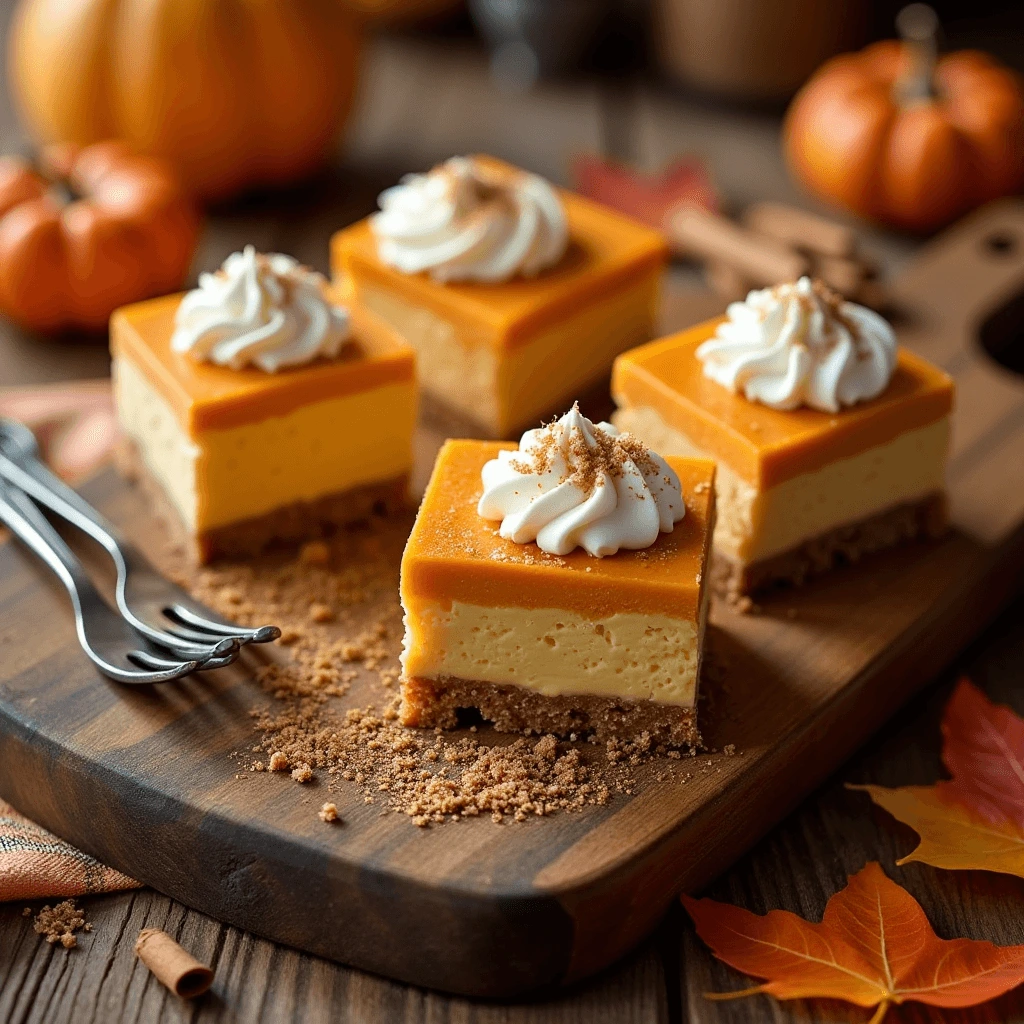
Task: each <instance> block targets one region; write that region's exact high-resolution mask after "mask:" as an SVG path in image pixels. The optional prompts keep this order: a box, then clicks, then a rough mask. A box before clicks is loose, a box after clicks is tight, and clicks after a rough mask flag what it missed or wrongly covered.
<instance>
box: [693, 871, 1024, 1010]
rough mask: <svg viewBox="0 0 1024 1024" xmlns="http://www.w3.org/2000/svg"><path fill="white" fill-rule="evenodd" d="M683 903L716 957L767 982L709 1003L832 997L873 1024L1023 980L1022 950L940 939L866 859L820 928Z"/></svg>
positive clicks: (964, 1001) (969, 1001)
mask: <svg viewBox="0 0 1024 1024" xmlns="http://www.w3.org/2000/svg"><path fill="white" fill-rule="evenodd" d="M682 900H683V906H685V907H686V909H687V911H688V912H689V914H690V917H692V918H693V922H694V924H695V925H696V928H697V934H698V935H699V936H700V937H701V939H703V940H704V942H706V943H707V944H708V946H710V947H711V949H712V951H713V952H714V954H715V956H716V957H718V959H719V960H723V961H724V962H725V963H727V964H729V966H731V967H734V968H736V970H739V971H743V972H744V973H745V974H750V975H753V976H754V977H757V978H765V979H767V980H766V981H765V982H764V984H761V985H757V986H755V987H753V988H748V989H742V990H740V991H738V992H720V993H709V994H708V998H711V999H734V998H738V997H741V996H748V995H754V994H757V993H764V994H766V995H770V996H774V997H775V998H776V999H808V998H828V999H841V1000H844V1001H845V1002H848V1003H854V1004H856V1005H857V1006H867V1007H871V1006H875V1007H877V1011H876V1012H875V1014H874V1016H873V1017H872V1024H877V1022H878V1021H881V1020H882V1018H883V1017H884V1016H885V1013H886V1011H887V1010H888V1008H889V1007H890V1006H892V1005H894V1004H900V1003H904V1002H919V1003H927V1004H928V1005H930V1006H940V1007H947V1008H951V1007H963V1006H974V1005H976V1004H978V1003H983V1002H987V1001H988V1000H990V999H995V998H996V997H997V996H1000V995H1002V994H1003V993H1004V992H1008V991H1009V990H1010V989H1012V988H1016V987H1017V986H1018V985H1019V984H1021V982H1024V946H995V945H993V944H992V943H991V942H977V941H974V940H972V939H949V940H947V939H940V938H939V937H938V936H937V935H936V934H935V932H934V931H933V930H932V926H931V925H930V924H929V922H928V918H927V917H925V914H924V911H923V910H922V909H921V905H920V904H919V903H918V902H917V900H915V899H914V897H913V896H911V895H910V893H908V892H907V891H906V889H903V888H901V887H900V886H898V885H897V884H896V883H895V882H893V881H892V880H890V879H889V878H888V877H887V876H886V874H885V872H883V871H882V869H881V867H880V866H879V865H878V864H876V863H874V862H870V863H868V864H866V865H865V866H864V868H862V869H861V870H860V871H859V872H858V873H857V874H855V875H851V876H850V879H849V882H848V884H847V886H846V888H845V889H843V890H841V891H840V892H837V893H836V894H835V895H834V896H833V897H832V898H831V899H830V900H829V901H828V904H827V905H826V907H825V914H824V916H823V917H822V919H821V923H820V924H814V923H813V922H810V921H805V920H804V919H803V918H801V917H798V916H797V915H796V914H792V913H790V912H789V911H787V910H773V911H771V912H770V913H768V914H765V915H764V916H763V917H762V916H760V915H758V914H752V913H751V912H750V911H749V910H744V909H743V908H742V907H734V906H730V905H729V904H728V903H718V902H716V901H715V900H710V899H701V900H695V899H691V898H690V897H688V896H683V897H682Z"/></svg>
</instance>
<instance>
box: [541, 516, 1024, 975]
mask: <svg viewBox="0 0 1024 1024" xmlns="http://www.w3.org/2000/svg"><path fill="white" fill-rule="evenodd" d="M962 543H963V545H964V546H965V548H967V549H973V556H974V557H973V561H974V564H973V567H972V568H971V569H970V570H969V573H970V575H971V577H972V579H971V580H970V582H969V584H967V585H966V586H964V587H963V588H962V589H960V590H959V591H957V592H956V593H955V594H953V595H952V596H951V597H950V598H949V599H947V600H946V601H944V602H941V603H939V604H938V605H936V606H935V607H933V609H932V610H931V613H930V614H929V615H928V616H926V617H923V618H922V619H921V620H919V621H918V622H917V623H916V624H915V626H914V627H913V628H911V629H909V630H908V631H907V632H906V633H905V634H904V635H903V637H902V638H901V639H900V641H899V642H898V643H897V644H895V645H893V646H892V647H891V648H889V649H888V650H886V651H885V652H884V653H883V654H882V655H881V656H880V657H879V658H878V659H876V661H874V662H872V663H871V664H870V665H869V666H867V667H866V668H865V669H864V670H863V671H862V672H861V673H860V675H859V676H858V677H856V678H854V679H853V680H851V682H850V683H849V684H848V685H847V686H845V687H843V689H842V690H841V691H840V692H839V693H837V694H836V695H835V697H834V698H833V699H832V700H831V701H830V702H829V703H828V704H826V705H825V706H824V707H823V708H822V709H821V710H820V712H819V713H818V714H817V715H815V716H814V718H813V719H811V720H809V721H807V722H806V723H805V724H804V726H803V727H802V728H801V729H800V730H799V731H794V732H793V733H791V734H789V735H788V736H787V737H785V739H784V740H783V741H782V742H781V743H780V744H779V745H778V747H776V748H775V749H773V751H772V756H773V758H774V759H775V760H776V761H777V763H778V765H779V770H778V771H777V772H775V773H773V774H772V775H771V776H770V779H769V781H768V782H767V784H766V783H765V782H764V781H763V779H762V778H760V777H754V776H757V775H758V773H753V772H747V773H744V774H743V775H741V776H739V777H738V779H737V781H736V783H735V784H734V786H733V787H731V788H730V790H726V791H724V792H722V793H720V794H719V796H718V798H717V799H716V800H713V801H711V802H709V803H708V804H706V805H705V806H704V807H702V808H701V810H700V811H699V812H698V813H697V814H695V815H693V816H692V817H690V818H689V819H687V820H686V821H684V822H682V823H681V824H680V825H679V827H678V828H676V829H674V830H672V832H670V833H669V834H667V835H665V836H663V837H662V838H661V841H660V842H659V843H657V844H656V845H655V846H652V847H650V848H648V849H647V850H646V851H644V853H643V854H642V855H641V856H640V857H637V858H636V859H635V860H633V861H632V862H629V863H624V864H622V865H621V867H620V868H619V869H618V870H616V871H613V872H610V873H607V874H605V875H604V876H603V877H595V878H594V879H592V880H591V881H590V882H589V884H588V883H584V884H581V885H577V886H573V887H572V888H565V889H559V888H557V887H552V888H551V890H550V891H552V892H553V893H554V894H556V895H557V896H558V898H559V900H560V901H561V902H562V904H563V905H564V906H565V907H566V910H567V911H568V913H569V914H570V915H571V916H572V919H573V921H574V922H575V925H576V937H575V941H574V945H573V953H572V959H571V962H570V965H569V969H568V971H567V973H566V975H565V977H564V979H563V980H564V981H565V982H570V983H571V982H574V981H577V980H579V979H582V978H585V977H587V976H589V975H591V974H593V973H595V972H596V971H598V970H600V969H602V968H603V967H606V966H607V965H608V964H610V963H612V962H614V961H615V960H616V959H618V958H619V957H621V956H622V955H623V954H624V953H625V952H627V951H628V950H630V949H632V948H633V947H634V946H635V945H636V944H637V943H638V942H640V941H641V939H643V938H644V936H645V935H647V934H648V933H649V932H650V931H651V929H652V928H653V927H654V926H655V924H656V922H657V920H658V919H659V918H660V917H661V915H662V914H663V913H664V911H665V909H666V908H667V907H668V905H669V904H670V903H671V901H672V900H673V899H675V897H676V896H678V894H679V893H680V892H684V891H685V892H690V893H693V892H696V891H698V890H700V889H701V888H702V887H703V886H705V885H706V884H708V883H709V882H710V881H711V880H712V879H714V878H715V877H716V876H718V875H720V874H721V873H722V872H723V871H724V870H725V869H726V868H728V867H729V866H730V865H731V864H733V863H734V862H735V861H736V860H738V859H739V857H740V856H742V854H744V853H745V852H746V851H747V850H749V849H750V848H751V847H752V846H754V844H755V843H756V842H757V841H758V840H759V839H760V838H761V837H762V836H764V835H765V834H767V832H768V831H769V830H770V829H771V828H773V827H774V826H775V825H776V824H778V822H779V821H780V820H782V818H783V817H785V816H786V815H787V814H789V813H790V812H791V811H792V810H793V809H794V808H796V807H797V806H798V805H799V804H800V803H801V801H803V799H804V798H805V797H806V796H807V795H808V794H810V793H811V792H812V791H813V790H814V789H816V788H817V787H818V786H819V785H820V784H821V783H822V782H824V781H825V780H826V779H827V778H828V776H829V775H831V774H832V773H833V772H834V771H835V770H836V769H837V768H839V767H840V765H842V764H843V762H844V761H846V760H847V759H848V758H849V757H850V756H851V755H852V754H853V753H854V752H855V751H856V750H857V749H858V748H859V747H860V746H861V745H863V743H864V742H865V741H866V740H867V739H868V738H869V737H870V736H871V735H872V734H873V733H874V732H875V731H877V729H879V728H880V727H881V726H882V725H883V724H884V723H885V721H887V720H888V719H889V718H890V717H891V716H892V715H893V714H894V713H895V712H896V711H898V710H899V709H900V708H901V707H902V706H903V705H904V704H905V703H907V701H909V700H910V698H911V697H913V696H914V695H915V694H916V693H918V692H920V691H921V690H922V689H923V688H924V687H925V686H926V685H927V684H928V683H929V682H931V681H932V680H933V679H934V678H935V677H936V676H938V674H939V673H940V672H941V671H942V670H943V669H944V668H945V667H946V666H947V665H948V664H949V663H950V662H951V661H953V659H954V658H955V657H956V656H957V655H958V654H960V653H961V652H962V651H963V650H965V649H966V648H967V647H968V646H969V645H970V643H971V642H972V641H973V640H974V639H975V638H976V637H977V636H978V635H979V634H980V633H981V632H982V630H983V629H984V628H985V627H986V626H987V625H988V624H989V623H990V622H991V621H992V620H993V619H994V618H995V617H996V616H997V615H998V613H999V612H1000V611H1001V610H1002V609H1003V608H1004V607H1005V605H1006V604H1007V603H1008V602H1009V600H1010V599H1011V598H1012V597H1013V596H1014V594H1016V593H1018V592H1019V589H1020V580H1021V576H1022V574H1024V526H1022V527H1020V528H1018V529H1017V530H1016V531H1015V532H1014V533H1013V534H1012V535H1011V536H1010V538H1008V539H1007V541H1006V542H1005V543H1004V544H1002V545H1000V547H999V548H998V549H986V548H980V547H978V546H977V545H976V544H974V543H973V542H971V541H969V540H967V539H966V538H963V539H962ZM968 557H970V553H968ZM726 801H728V802H729V804H730V812H729V814H728V816H726V817H725V818H724V820H723V822H722V826H724V827H720V828H719V830H718V831H719V837H718V839H717V840H716V842H715V844H714V852H713V853H708V852H707V850H708V848H709V844H708V842H707V838H706V837H707V834H708V832H709V831H711V830H712V829H713V824H714V820H715V819H716V817H719V815H720V805H721V804H723V803H725V802H726ZM639 893H643V896H638V894H639ZM611 922H615V924H616V927H609V924H610V923H611Z"/></svg>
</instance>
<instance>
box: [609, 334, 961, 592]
mask: <svg viewBox="0 0 1024 1024" xmlns="http://www.w3.org/2000/svg"><path fill="white" fill-rule="evenodd" d="M720 322H721V320H718V319H716V320H712V321H709V322H707V323H704V324H700V325H698V326H696V327H693V328H691V329H690V330H687V331H683V332H681V333H679V334H674V335H671V336H670V337H667V338H662V339H661V340H659V341H653V342H651V343H649V344H647V345H643V346H641V347H640V348H637V349H634V350H633V351H631V352H627V353H625V354H624V355H622V356H620V357H619V359H618V360H617V361H616V364H615V368H614V371H613V375H612V393H613V397H614V398H615V401H616V404H617V405H618V407H619V409H618V412H617V413H616V414H615V415H614V416H613V422H614V423H615V425H616V426H617V427H619V429H621V430H627V431H630V432H631V433H633V434H635V435H636V436H637V437H639V438H640V439H641V440H643V441H644V442H645V443H646V444H648V445H650V446H651V447H652V448H656V449H657V451H659V452H661V453H662V454H663V455H668V454H670V453H674V454H678V455H690V456H703V457H707V458H713V459H715V460H716V462H717V464H718V481H717V485H716V486H717V490H718V523H717V526H716V528H715V536H714V558H713V564H712V581H713V585H714V588H715V590H716V591H717V592H718V593H720V594H722V595H723V596H726V597H728V598H736V597H739V596H742V595H746V594H749V593H751V592H753V591H755V590H756V589H758V588H759V587H761V586H763V585H765V584H768V583H771V582H783V581H791V582H800V581H802V580H803V579H804V578H805V577H806V576H807V575H808V574H811V573H814V572H818V571H822V570H825V569H827V568H829V567H830V566H831V565H832V564H833V563H834V562H835V561H836V560H837V559H839V558H847V559H850V560H853V559H856V558H857V557H859V556H860V555H862V554H865V553H867V552H869V551H874V550H878V549H881V548H884V547H889V546H891V545H893V544H895V543H897V542H899V541H901V540H905V539H910V538H913V537H918V536H932V535H935V534H937V533H940V532H941V531H942V530H943V529H944V528H945V525H946V503H945V498H944V486H943V480H944V472H945V461H946V453H947V449H948V445H949V414H950V411H951V410H952V405H953V384H952V381H951V380H950V378H949V377H947V376H946V374H945V373H943V372H942V371H941V370H939V369H938V368H936V367H934V366H932V365H931V364H930V363H928V362H927V361H925V360H924V359H921V358H920V357H919V356H916V355H914V354H913V353H911V352H908V351H906V350H905V349H902V348H901V349H900V350H899V354H898V362H897V365H896V369H895V373H894V374H893V377H892V381H891V382H890V384H889V386H888V387H887V388H886V389H885V390H884V391H883V392H882V394H881V395H879V396H878V397H877V398H873V399H871V400H869V401H865V402H862V403H860V404H858V405H856V406H854V407H852V408H848V409H844V410H843V411H842V412H839V413H835V414H833V413H828V412H821V411H818V410H816V409H809V408H800V409H793V410H787V411H781V410H777V409H772V408H769V407H767V406H765V405H762V404H759V403H754V402H750V401H748V400H747V399H746V398H745V397H744V396H742V395H738V394H735V393H733V392H732V391H730V390H729V389H728V388H725V387H722V386H721V385H720V384H718V383H716V382H715V381H713V380H711V379H709V378H708V377H706V376H705V375H704V374H703V372H702V367H701V363H700V361H699V360H698V358H697V357H696V355H695V353H696V350H697V348H698V346H699V345H700V344H701V343H702V342H704V341H706V340H707V339H709V338H711V337H712V336H713V335H714V334H715V330H716V328H717V326H718V324H719V323H720Z"/></svg>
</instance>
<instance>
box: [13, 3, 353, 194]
mask: <svg viewBox="0 0 1024 1024" xmlns="http://www.w3.org/2000/svg"><path fill="white" fill-rule="evenodd" d="M359 53H360V34H359V27H358V22H357V15H356V14H355V13H354V12H353V10H352V8H351V7H349V6H348V5H346V4H345V3H343V2H341V0H73V2H68V0H21V3H20V4H19V7H18V10H17V12H16V14H15V19H14V23H13V25H12V28H11V34H10V61H9V67H10V74H11V77H12V84H13V86H14V90H15V93H16V96H17V99H18V101H19V105H20V108H21V113H22V116H23V119H24V121H25V123H26V125H27V126H28V128H29V129H30V130H31V131H32V132H33V134H34V135H35V136H36V137H37V139H39V140H40V141H43V142H51V141H61V142H75V143H79V144H88V143H91V142H96V141H99V140H101V139H106V138H112V137H116V138H121V139H124V140H126V141H127V142H128V143H130V144H131V145H132V146H133V147H134V148H135V149H136V150H138V151H139V152H140V153H144V154H148V155H152V156H157V157H162V158H165V159H168V160H170V161H172V162H173V163H174V164H175V165H176V167H177V168H178V171H179V173H180V174H181V177H182V179H183V181H184V182H185V184H186V185H187V186H188V187H189V188H190V189H192V190H193V191H194V192H195V193H196V194H197V195H199V196H201V197H202V198H204V199H221V198H224V197H227V196H230V195H233V194H235V193H237V192H240V191H242V190H244V189H247V188H254V187H263V186H276V185H281V184H285V183H288V182H291V181H295V180H297V179H300V178H302V177H304V176H306V175H309V174H311V173H312V172H314V171H315V170H317V169H318V168H319V167H320V165H321V164H323V162H324V161H325V160H326V159H327V157H328V156H329V155H330V152H331V149H332V147H333V143H334V141H335V139H336V137H337V134H338V132H339V131H340V129H341V127H342V126H343V125H344V122H345V120H346V118H347V116H348V114H349V111H350V109H351V106H352V101H353V97H354V93H355V87H356V79H357V72H358V64H359Z"/></svg>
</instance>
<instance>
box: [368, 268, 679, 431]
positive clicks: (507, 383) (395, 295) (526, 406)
mask: <svg viewBox="0 0 1024 1024" xmlns="http://www.w3.org/2000/svg"><path fill="white" fill-rule="evenodd" d="M357 295H358V299H359V301H360V302H361V303H362V304H363V305H365V306H367V307H368V308H369V309H371V310H372V311H373V312H374V313H376V314H377V315H378V316H379V317H381V319H383V320H385V321H386V322H387V323H388V324H389V325H390V326H391V327H392V328H393V329H394V330H395V331H396V332H397V333H398V334H399V335H401V337H402V339H403V340H404V341H406V342H407V343H408V344H410V345H411V346H412V347H413V348H414V349H416V362H417V367H418V372H419V376H420V381H421V387H422V388H423V390H424V391H425V392H426V393H427V394H429V395H430V396H431V397H433V398H434V399H436V400H437V401H438V402H440V403H442V404H443V405H444V406H446V407H447V408H449V409H451V410H452V411H454V412H456V413H458V414H460V415H462V416H465V417H468V418H469V419H471V420H473V421H474V422H476V423H479V424H481V425H482V426H483V427H484V428H485V429H486V430H487V431H488V432H489V433H490V434H491V435H492V436H494V437H506V436H508V435H510V434H511V433H515V432H518V431H520V430H523V429H525V428H527V427H535V426H538V425H539V422H540V419H541V418H542V417H544V416H547V415H549V414H550V413H551V412H552V411H553V410H555V409H561V408H562V406H564V405H565V403H566V402H571V401H572V400H573V399H575V398H576V397H577V396H578V394H579V392H580V391H581V390H584V389H586V388H587V387H588V386H589V385H591V384H593V383H595V382H596V381H598V380H600V378H601V377H602V376H604V375H606V374H607V373H608V372H609V370H610V369H611V365H612V362H613V361H614V359H615V357H616V356H617V355H618V354H619V353H620V352H623V351H625V350H626V349H629V348H632V347H633V346H635V345H638V344H640V343H642V342H644V341H646V340H647V339H648V338H650V336H651V331H652V328H653V324H654V319H655V316H656V313H657V304H658V295H659V281H658V274H657V273H654V272H651V273H648V274H644V275H641V276H639V277H637V278H635V279H633V280H632V281H630V282H629V283H628V284H625V285H619V286H616V287H613V288H612V290H611V292H610V293H609V294H608V295H607V296H606V297H605V298H603V299H600V300H598V301H596V302H590V303H588V304H587V305H586V306H584V307H582V308H580V309H579V310H578V311H576V312H575V313H573V314H571V315H570V316H567V317H563V318H562V319H560V320H558V321H557V322H556V323H554V324H552V325H551V326H549V327H545V328H543V329H541V330H539V331H538V332H537V333H536V334H535V335H533V336H532V337H530V338H529V339H528V340H526V341H524V342H522V343H521V344H518V345H515V346H513V347H511V348H502V347H500V346H497V345H495V344H494V339H493V338H492V337H491V335H490V334H489V333H488V329H487V327H486V325H484V324H482V323H481V324H477V325H474V324H472V323H470V322H468V321H467V322H465V323H455V322H453V321H451V320H448V319H446V318H444V317H442V316H440V315H439V314H438V313H437V312H435V311H434V310H431V309H427V308H426V307H424V306H417V305H415V304H413V303H412V302H410V301H409V299H408V298H407V297H405V296H404V295H402V294H400V293H399V292H397V291H395V290H392V289H389V288H387V287H385V286H384V285H380V284H376V283H371V282H368V281H366V282H360V284H359V287H358V291H357Z"/></svg>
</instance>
